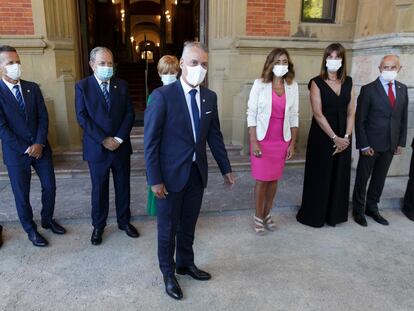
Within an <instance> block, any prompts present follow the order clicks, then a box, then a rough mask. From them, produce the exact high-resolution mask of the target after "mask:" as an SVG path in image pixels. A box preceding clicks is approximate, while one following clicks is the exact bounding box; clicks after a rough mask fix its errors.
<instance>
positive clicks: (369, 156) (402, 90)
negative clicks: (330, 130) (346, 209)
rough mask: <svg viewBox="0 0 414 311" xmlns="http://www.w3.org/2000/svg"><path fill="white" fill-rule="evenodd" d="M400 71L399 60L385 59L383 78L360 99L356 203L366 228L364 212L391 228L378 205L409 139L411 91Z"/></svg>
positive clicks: (358, 216)
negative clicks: (399, 76) (396, 158)
mask: <svg viewBox="0 0 414 311" xmlns="http://www.w3.org/2000/svg"><path fill="white" fill-rule="evenodd" d="M400 69H401V65H400V61H399V58H398V56H396V55H387V56H384V57H383V59H382V61H381V64H380V66H379V70H380V72H381V75H380V76H379V77H378V79H376V80H375V81H374V82H371V83H370V84H367V85H364V86H363V87H362V88H361V93H360V95H359V97H358V105H357V111H356V116H355V133H356V147H357V149H359V150H360V156H359V161H358V166H357V172H356V179H355V187H354V193H353V199H352V202H353V216H354V220H355V221H356V222H357V223H358V224H360V225H361V226H364V227H366V226H367V225H368V224H367V221H366V218H365V216H364V212H365V215H367V216H370V217H372V218H373V219H374V220H375V221H376V222H378V223H380V224H382V225H388V221H387V220H386V219H385V218H384V217H382V216H381V215H380V213H379V211H378V203H379V201H380V197H381V193H382V190H383V188H384V183H385V178H386V176H387V173H388V169H389V167H390V165H391V161H392V158H393V156H394V155H399V154H401V152H402V148H403V147H405V142H406V138H407V113H408V112H407V110H408V93H407V87H406V86H405V85H404V84H402V83H400V82H398V81H396V80H395V78H396V77H397V74H398V72H399V71H400ZM370 177H371V181H370V184H369V187H368V192H367V191H366V186H367V182H368V179H369V178H370Z"/></svg>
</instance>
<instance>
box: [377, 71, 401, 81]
mask: <svg viewBox="0 0 414 311" xmlns="http://www.w3.org/2000/svg"><path fill="white" fill-rule="evenodd" d="M397 75H398V71H386V70H383V71H382V72H381V77H382V78H383V79H384V80H385V81H387V82H391V81H394V80H395V78H397Z"/></svg>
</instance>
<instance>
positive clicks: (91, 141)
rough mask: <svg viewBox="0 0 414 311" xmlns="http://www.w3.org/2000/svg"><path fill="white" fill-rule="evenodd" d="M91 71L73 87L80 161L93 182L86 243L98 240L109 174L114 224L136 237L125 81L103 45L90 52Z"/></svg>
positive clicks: (131, 117) (130, 115)
mask: <svg viewBox="0 0 414 311" xmlns="http://www.w3.org/2000/svg"><path fill="white" fill-rule="evenodd" d="M89 65H90V66H91V68H92V70H93V74H92V75H90V76H89V77H87V78H85V79H83V80H81V81H79V82H77V83H76V86H75V94H76V95H75V97H76V99H75V102H76V115H77V118H78V122H79V124H80V126H81V127H82V129H83V159H84V160H85V161H88V164H89V171H90V175H91V181H92V225H93V228H94V229H93V232H92V236H91V243H92V244H93V245H99V244H101V243H102V235H103V232H104V229H105V226H106V219H107V217H108V210H109V173H110V171H112V176H113V179H114V188H115V207H116V216H117V221H118V228H119V229H120V230H123V231H125V232H126V234H127V235H128V236H130V237H132V238H137V237H138V236H139V233H138V230H137V229H136V228H135V227H134V226H133V225H132V224H131V223H130V220H131V211H130V175H131V154H132V147H131V141H130V137H129V135H130V132H131V129H132V125H133V123H134V119H135V115H134V110H133V107H132V102H131V97H130V96H129V91H128V85H127V83H126V82H125V81H124V80H121V79H118V78H117V77H114V76H113V55H112V52H111V51H110V50H109V49H107V48H105V47H96V48H94V49H93V50H92V51H91V53H90V61H89Z"/></svg>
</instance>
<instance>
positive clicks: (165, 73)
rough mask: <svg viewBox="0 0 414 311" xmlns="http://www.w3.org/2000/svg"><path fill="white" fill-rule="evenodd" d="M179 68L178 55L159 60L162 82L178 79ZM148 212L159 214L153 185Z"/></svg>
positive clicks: (151, 214)
mask: <svg viewBox="0 0 414 311" xmlns="http://www.w3.org/2000/svg"><path fill="white" fill-rule="evenodd" d="M178 69H179V63H178V59H177V57H175V56H173V55H164V56H163V57H161V58H160V60H159V61H158V65H157V70H158V75H159V76H160V78H161V81H162V84H163V85H168V84H171V83H174V82H175V81H177V74H178ZM150 96H151V95H150ZM149 102H150V100H149V97H148V101H147V103H149ZM147 212H148V215H150V216H156V215H157V209H156V207H155V195H154V192H152V190H151V187H148V200H147Z"/></svg>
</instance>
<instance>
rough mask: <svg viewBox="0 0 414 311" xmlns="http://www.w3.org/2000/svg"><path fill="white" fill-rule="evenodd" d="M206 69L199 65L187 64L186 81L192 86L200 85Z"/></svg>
mask: <svg viewBox="0 0 414 311" xmlns="http://www.w3.org/2000/svg"><path fill="white" fill-rule="evenodd" d="M206 74H207V69H204V68H203V67H201V65H197V66H187V76H186V79H187V82H188V83H190V84H191V85H192V86H197V85H200V84H201V82H203V80H204V78H205V77H206Z"/></svg>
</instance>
